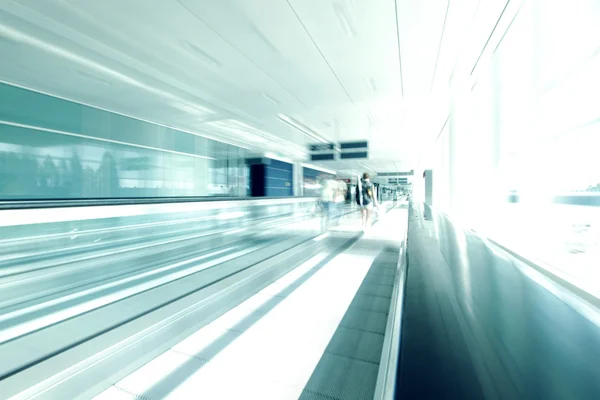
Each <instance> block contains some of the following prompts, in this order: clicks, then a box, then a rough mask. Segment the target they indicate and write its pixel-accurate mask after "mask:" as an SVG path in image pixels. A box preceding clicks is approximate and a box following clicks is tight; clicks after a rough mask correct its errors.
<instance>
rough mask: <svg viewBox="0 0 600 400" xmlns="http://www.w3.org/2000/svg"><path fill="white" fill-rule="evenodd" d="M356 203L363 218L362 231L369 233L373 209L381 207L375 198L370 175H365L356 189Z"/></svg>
mask: <svg viewBox="0 0 600 400" xmlns="http://www.w3.org/2000/svg"><path fill="white" fill-rule="evenodd" d="M356 202H357V203H358V205H359V207H360V213H361V217H362V230H363V232H367V231H368V230H369V228H370V227H371V225H370V224H371V215H372V213H373V207H379V204H378V202H377V198H375V196H374V190H373V184H372V183H371V177H370V176H369V174H368V173H366V172H365V173H364V174H363V176H362V179H361V181H360V182H359V185H358V186H357V188H356Z"/></svg>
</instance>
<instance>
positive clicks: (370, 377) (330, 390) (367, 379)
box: [300, 248, 398, 400]
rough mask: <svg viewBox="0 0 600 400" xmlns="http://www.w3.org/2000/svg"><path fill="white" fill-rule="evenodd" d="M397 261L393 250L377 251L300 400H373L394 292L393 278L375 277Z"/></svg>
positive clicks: (392, 266) (396, 255) (393, 265)
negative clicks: (392, 291) (392, 292)
mask: <svg viewBox="0 0 600 400" xmlns="http://www.w3.org/2000/svg"><path fill="white" fill-rule="evenodd" d="M397 261H398V251H397V249H396V248H381V249H380V252H379V254H378V256H377V257H376V258H375V260H374V261H373V264H372V266H371V268H370V269H369V272H368V273H367V275H366V276H365V279H364V280H363V282H362V283H361V285H360V287H359V288H358V291H357V293H356V295H355V296H354V299H353V300H352V302H351V303H350V307H348V310H347V311H346V314H345V315H344V318H343V319H342V322H341V323H340V326H339V327H338V329H337V330H336V332H335V334H334V335H333V337H332V339H331V342H329V345H328V346H327V349H326V351H325V354H324V355H323V357H322V358H321V360H320V361H319V365H318V366H317V368H316V369H315V372H314V373H313V375H312V377H311V379H310V381H309V382H308V383H307V385H306V387H305V390H304V391H303V392H302V396H301V397H300V398H301V399H340V400H367V399H372V398H373V395H374V394H375V385H376V382H377V374H378V372H379V362H380V359H381V351H382V348H383V341H384V338H385V328H386V324H387V318H388V312H389V308H390V301H391V291H390V292H389V296H388V290H389V289H393V284H390V283H389V282H390V281H391V282H393V281H394V275H392V276H391V277H387V276H382V275H376V274H377V273H380V272H381V271H383V270H390V269H393V268H394V267H395V266H396V265H397ZM394 271H395V269H394ZM376 282H377V283H376ZM372 293H375V295H373V294H372Z"/></svg>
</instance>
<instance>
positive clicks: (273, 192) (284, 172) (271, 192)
mask: <svg viewBox="0 0 600 400" xmlns="http://www.w3.org/2000/svg"><path fill="white" fill-rule="evenodd" d="M265 175H266V179H265V186H266V187H265V189H266V190H265V193H266V195H267V196H293V194H294V192H293V186H294V185H293V165H292V164H290V163H286V162H283V161H279V160H270V162H269V164H267V165H266V168H265Z"/></svg>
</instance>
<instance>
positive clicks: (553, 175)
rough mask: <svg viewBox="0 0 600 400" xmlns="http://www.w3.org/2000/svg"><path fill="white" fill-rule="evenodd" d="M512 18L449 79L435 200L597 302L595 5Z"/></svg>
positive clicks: (519, 12)
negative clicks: (441, 191) (442, 189)
mask: <svg viewBox="0 0 600 400" xmlns="http://www.w3.org/2000/svg"><path fill="white" fill-rule="evenodd" d="M513 10H514V11H515V12H514V14H513V15H510V13H508V12H507V13H505V14H506V15H505V16H504V17H503V18H507V19H508V20H512V22H511V23H510V24H508V23H506V24H500V25H501V26H504V27H505V28H504V29H505V30H506V31H505V32H504V31H499V32H496V33H495V36H494V37H493V38H492V40H490V41H489V47H488V48H487V49H484V52H483V54H482V56H481V58H480V59H479V60H477V61H478V63H477V64H476V66H475V67H473V64H469V69H468V70H467V71H465V72H464V73H463V76H459V74H456V75H455V76H454V78H453V79H454V87H453V96H452V104H451V108H452V111H451V113H450V123H449V131H448V132H444V133H443V135H441V138H440V139H439V140H438V144H437V146H438V148H437V152H438V160H437V165H436V168H439V169H441V170H442V177H443V178H442V180H441V184H442V185H443V186H446V187H448V190H446V192H447V193H449V195H450V196H449V197H450V198H449V199H441V200H440V204H442V205H443V207H444V208H446V209H448V210H449V212H450V213H451V215H452V216H455V217H457V218H458V219H459V220H460V221H461V222H462V223H464V224H467V225H469V227H473V228H475V229H477V230H478V231H479V232H485V234H487V235H488V236H489V237H491V238H493V239H495V240H497V241H498V242H501V243H502V244H504V245H505V246H507V247H509V248H512V249H513V250H515V251H517V252H519V253H521V254H523V255H525V256H528V257H529V258H531V259H534V260H537V261H539V262H540V263H541V264H544V265H549V266H551V268H553V269H556V270H560V273H561V274H565V276H568V277H570V278H569V279H573V280H575V281H577V282H578V283H579V285H581V286H586V288H589V290H590V291H593V292H594V293H596V294H597V295H599V296H600V279H598V278H599V277H600V276H599V275H598V268H597V266H598V260H600V196H599V193H598V190H599V189H600V151H599V149H600V108H599V107H598V105H600V74H599V73H598V71H600V39H599V38H600V9H599V8H598V7H597V1H595V0H575V1H573V2H569V3H568V4H567V3H565V2H558V1H546V0H526V1H524V2H523V6H522V7H520V8H518V7H514V8H513ZM557 21H559V23H557ZM475 53H476V54H481V49H479V50H478V51H477V52H475ZM473 61H475V59H474V60H473ZM469 72H470V75H469ZM446 136H447V138H446ZM446 156H448V159H449V162H446ZM439 175H440V174H436V176H439ZM436 185H437V183H436Z"/></svg>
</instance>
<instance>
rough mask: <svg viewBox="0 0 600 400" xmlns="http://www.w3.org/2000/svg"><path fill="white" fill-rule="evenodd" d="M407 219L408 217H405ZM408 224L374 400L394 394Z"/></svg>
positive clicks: (405, 270) (405, 273) (387, 397)
mask: <svg viewBox="0 0 600 400" xmlns="http://www.w3.org/2000/svg"><path fill="white" fill-rule="evenodd" d="M407 219H408V216H407ZM407 251H408V222H407V228H406V230H405V231H404V235H403V239H402V242H401V244H400V253H399V257H398V267H397V270H396V279H395V280H394V290H393V292H392V299H391V303H390V311H389V313H388V320H387V326H386V330H385V338H384V341H383V349H382V352H381V359H380V362H379V372H378V374H377V384H376V387H375V395H374V397H373V398H374V399H375V400H392V399H394V396H395V392H396V377H397V375H398V368H399V362H400V342H401V336H402V316H403V310H404V297H405V288H406V276H407V269H408V257H407Z"/></svg>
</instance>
